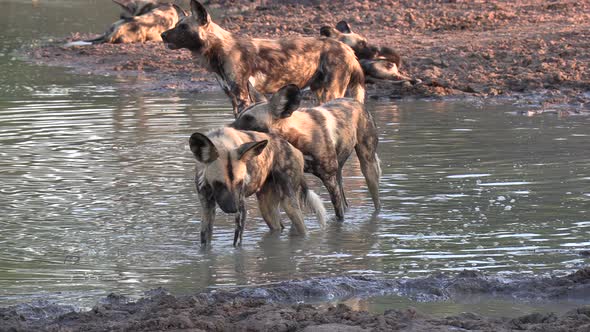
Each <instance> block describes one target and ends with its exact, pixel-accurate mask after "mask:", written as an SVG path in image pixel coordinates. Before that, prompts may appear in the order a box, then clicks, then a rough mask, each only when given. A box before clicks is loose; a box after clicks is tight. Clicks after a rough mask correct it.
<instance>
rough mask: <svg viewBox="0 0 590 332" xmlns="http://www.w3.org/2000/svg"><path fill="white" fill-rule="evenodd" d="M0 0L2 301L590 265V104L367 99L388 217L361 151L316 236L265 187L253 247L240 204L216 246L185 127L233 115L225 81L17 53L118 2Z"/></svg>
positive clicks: (96, 26)
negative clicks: (149, 75) (38, 61)
mask: <svg viewBox="0 0 590 332" xmlns="http://www.w3.org/2000/svg"><path fill="white" fill-rule="evenodd" d="M85 5H86V6H90V7H91V9H92V10H88V9H87V7H85ZM102 7H109V9H108V10H107V9H106V8H105V10H104V11H103V10H102ZM0 8H2V9H3V10H1V11H0V22H1V24H2V27H3V30H4V31H5V33H4V34H3V35H2V36H0V38H1V39H0V70H1V71H2V73H3V75H1V76H0V142H1V146H2V148H1V150H0V156H1V158H0V183H2V186H1V188H0V206H1V208H2V213H1V216H0V225H1V226H0V227H1V229H2V232H1V233H0V304H2V305H8V304H12V303H17V302H26V301H30V300H34V299H39V298H43V299H56V300H58V301H60V302H64V303H69V304H75V305H80V306H89V305H91V304H92V303H94V302H95V301H96V299H97V298H100V297H103V296H105V295H106V294H108V293H110V292H117V293H121V294H127V295H132V296H138V295H141V294H142V293H143V292H144V291H146V290H149V289H152V288H155V287H159V286H162V287H166V288H167V289H169V290H170V291H171V292H173V293H182V292H192V291H197V290H200V289H203V288H206V287H225V286H230V285H251V284H264V283H269V282H275V281H280V280H286V279H294V278H308V277H318V276H322V277H325V276H336V275H356V274H369V275H374V276H379V277H406V276H408V277H412V276H419V275H425V274H429V273H431V272H433V271H459V270H463V269H479V270H484V271H489V272H492V273H500V274H511V273H520V274H522V273H539V274H542V273H550V272H557V273H559V272H564V273H565V272H567V271H571V270H573V269H576V268H579V267H580V266H582V265H583V264H584V263H588V260H587V258H584V257H583V256H581V255H579V254H578V251H580V250H583V249H588V248H590V240H589V238H590V217H588V216H589V215H590V166H589V165H590V155H589V154H588V151H589V150H588V146H589V143H590V132H589V131H588V128H589V125H590V119H588V118H587V117H562V118H559V117H556V116H540V117H534V118H528V117H524V116H515V115H513V114H511V113H512V112H515V111H518V110H520V109H518V108H516V106H513V105H512V103H511V102H505V103H504V102H494V103H482V102H479V101H445V102H442V101H393V102H391V101H389V102H374V101H371V102H370V103H369V105H368V107H369V109H370V110H371V112H373V114H374V116H375V118H376V119H377V121H378V125H379V136H380V139H381V141H380V146H379V154H380V157H381V160H382V169H383V177H382V186H381V198H382V200H383V206H384V208H383V211H382V212H381V213H380V214H379V215H377V216H373V215H372V212H373V208H372V204H371V202H370V199H369V197H368V193H367V190H366V188H365V185H364V180H363V178H362V175H361V174H360V171H359V167H358V162H357V161H356V160H355V159H354V158H353V159H351V160H350V161H349V163H348V165H347V168H346V171H345V180H344V183H345V188H346V190H347V193H348V194H347V196H348V197H349V200H350V205H351V208H350V210H349V211H348V212H347V215H346V221H345V222H344V223H342V224H339V223H336V222H334V221H332V222H330V223H329V226H328V227H327V228H326V229H325V230H323V231H322V230H320V229H319V228H318V226H317V223H316V222H315V220H314V219H313V218H312V217H311V215H308V219H307V221H308V225H309V228H310V233H309V235H308V236H307V237H306V238H301V237H292V236H289V234H288V233H289V232H287V231H285V232H283V234H279V235H277V234H273V235H270V234H267V228H266V226H265V224H264V223H263V222H262V219H261V218H260V217H259V214H258V212H257V209H256V208H255V201H254V200H252V199H251V200H249V219H248V222H247V224H246V231H245V233H244V243H243V246H242V248H238V249H234V248H233V247H232V238H233V225H234V223H233V218H231V217H230V216H224V215H222V214H221V213H220V214H219V216H218V219H217V222H216V226H215V231H214V239H213V247H212V248H211V250H208V251H202V250H200V248H199V234H198V233H199V215H198V199H197V195H196V192H195V190H194V185H193V176H194V169H195V161H194V158H193V157H192V156H191V154H190V151H189V150H188V146H187V141H188V137H189V135H190V134H191V133H193V132H195V131H207V130H209V129H211V128H214V127H216V126H219V125H223V124H226V123H228V122H229V121H230V120H231V118H232V115H231V109H230V105H229V103H228V101H227V99H226V98H225V96H224V95H223V94H221V93H207V94H194V93H193V94H191V93H186V92H178V93H170V92H166V93H163V92H157V91H142V89H138V88H134V86H135V85H134V84H135V81H136V80H138V78H133V79H130V78H122V77H96V76H81V75H73V74H68V73H67V71H66V70H64V69H61V68H45V67H39V66H33V65H29V64H26V63H25V62H23V61H21V60H19V57H18V55H17V54H16V53H15V50H18V49H20V47H22V46H23V45H30V44H31V43H32V44H35V43H38V42H42V41H44V40H48V39H50V38H59V37H63V36H65V35H68V34H69V32H71V31H81V32H90V31H101V30H102V29H104V27H105V26H106V24H108V22H110V17H116V13H117V12H116V9H115V8H111V5H110V4H109V5H108V6H105V5H104V2H103V5H101V4H100V2H98V1H96V2H95V1H59V2H56V1H39V5H38V7H32V6H31V2H29V1H15V0H9V1H7V2H3V3H2V5H0ZM82 12H84V13H88V12H99V13H100V15H99V16H98V17H89V18H88V17H84V16H82V15H81V13H82ZM309 179H310V182H311V183H313V185H312V187H313V188H314V190H315V191H316V192H319V193H321V195H322V197H323V198H324V200H325V203H326V207H327V208H329V212H330V213H332V210H331V205H330V204H328V197H327V194H326V191H325V189H323V188H322V187H320V186H319V185H318V182H317V181H315V179H313V178H311V177H310V178H309ZM378 302H379V299H375V300H374V302H372V303H378ZM394 302H395V301H390V302H389V303H394ZM402 302H403V301H402ZM392 305H393V304H392ZM403 305H406V304H403Z"/></svg>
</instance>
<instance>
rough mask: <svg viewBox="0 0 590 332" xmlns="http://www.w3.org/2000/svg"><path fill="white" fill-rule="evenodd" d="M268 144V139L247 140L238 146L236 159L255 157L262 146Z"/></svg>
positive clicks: (246, 159) (262, 148)
mask: <svg viewBox="0 0 590 332" xmlns="http://www.w3.org/2000/svg"><path fill="white" fill-rule="evenodd" d="M267 144H268V140H266V139H265V140H263V141H258V142H248V143H244V144H242V145H240V146H239V147H238V159H240V160H242V161H248V160H249V159H251V158H254V157H256V156H257V155H259V154H261V153H262V151H264V148H265V147H266V145H267Z"/></svg>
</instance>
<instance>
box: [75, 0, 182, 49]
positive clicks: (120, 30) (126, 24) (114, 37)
mask: <svg viewBox="0 0 590 332" xmlns="http://www.w3.org/2000/svg"><path fill="white" fill-rule="evenodd" d="M113 2H115V3H116V4H118V5H119V6H121V8H122V9H123V12H122V13H121V16H120V19H119V20H118V21H116V22H115V23H113V24H112V25H111V27H110V28H109V29H108V30H107V31H106V32H105V33H104V34H103V35H102V36H100V37H97V38H94V39H90V40H84V41H75V42H71V43H68V44H66V46H81V45H93V44H101V43H112V44H118V43H144V42H146V41H152V40H153V41H161V40H162V37H161V36H160V34H161V33H162V32H164V31H166V30H168V29H170V28H172V27H174V26H175V25H176V23H177V22H178V21H179V20H180V19H181V18H183V17H184V16H186V13H185V12H184V10H183V9H182V8H180V7H179V6H177V5H174V4H171V3H158V2H157V1H153V0H152V1H150V0H135V1H122V0H113Z"/></svg>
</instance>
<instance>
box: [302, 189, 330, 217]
mask: <svg viewBox="0 0 590 332" xmlns="http://www.w3.org/2000/svg"><path fill="white" fill-rule="evenodd" d="M301 201H302V202H303V204H304V205H305V206H307V207H309V208H310V209H311V210H312V211H313V213H314V214H315V216H316V218H317V220H318V223H319V224H320V226H321V227H322V228H324V227H325V226H326V215H327V213H326V208H325V207H324V203H322V199H321V198H320V196H318V194H316V193H315V192H314V191H313V190H311V189H309V188H308V187H307V184H306V183H305V181H303V183H302V190H301Z"/></svg>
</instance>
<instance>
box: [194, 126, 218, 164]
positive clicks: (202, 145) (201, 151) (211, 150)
mask: <svg viewBox="0 0 590 332" xmlns="http://www.w3.org/2000/svg"><path fill="white" fill-rule="evenodd" d="M188 144H189V146H190V148H191V151H192V152H193V154H194V155H195V158H197V160H198V161H199V162H202V163H205V164H208V163H210V162H213V161H215V160H216V159H217V158H218V157H219V153H218V152H217V148H216V147H215V145H213V142H211V140H210V139H209V138H208V137H207V136H205V135H203V134H201V133H194V134H192V135H191V138H190V139H189V141H188Z"/></svg>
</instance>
